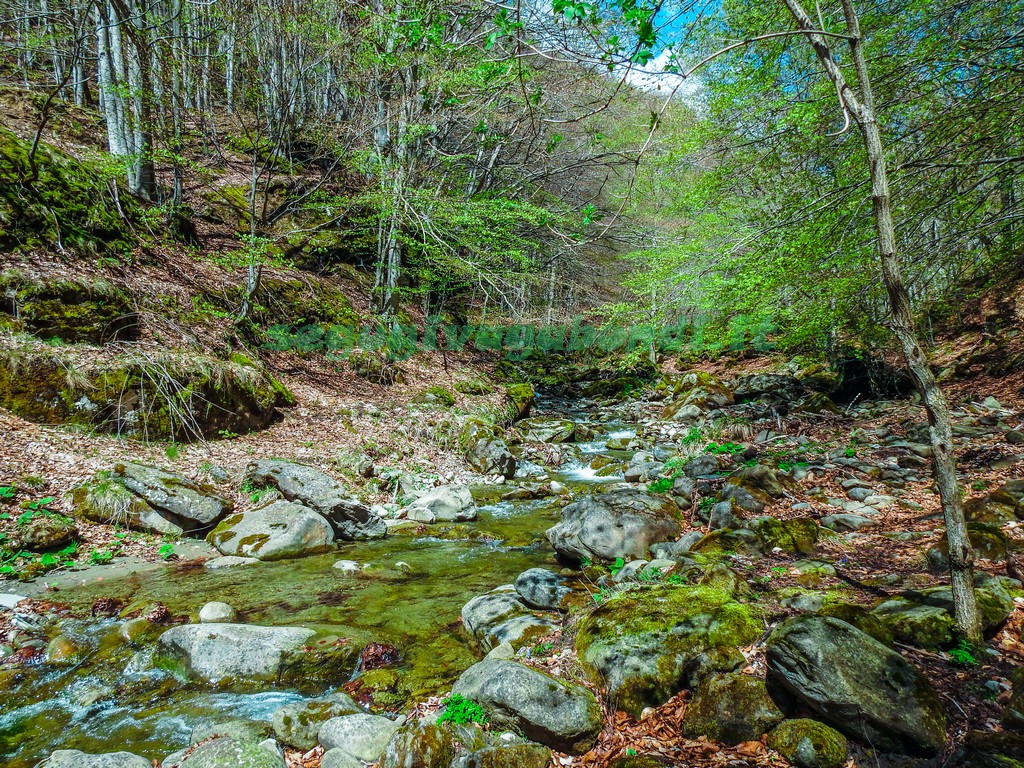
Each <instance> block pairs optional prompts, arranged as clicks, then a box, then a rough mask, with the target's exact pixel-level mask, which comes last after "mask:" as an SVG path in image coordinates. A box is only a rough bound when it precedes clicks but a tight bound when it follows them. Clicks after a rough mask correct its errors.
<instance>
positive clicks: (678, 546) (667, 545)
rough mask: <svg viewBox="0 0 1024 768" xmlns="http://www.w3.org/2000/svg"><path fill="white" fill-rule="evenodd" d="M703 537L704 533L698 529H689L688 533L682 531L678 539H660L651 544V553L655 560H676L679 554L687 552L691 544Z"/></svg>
mask: <svg viewBox="0 0 1024 768" xmlns="http://www.w3.org/2000/svg"><path fill="white" fill-rule="evenodd" d="M703 538H704V534H703V533H701V532H700V531H690V532H689V533H684V534H683V535H682V536H681V537H680V539H679V541H662V542H659V543H657V544H652V545H651V548H650V551H651V555H653V556H654V558H655V559H656V560H676V559H678V558H679V556H680V555H684V554H686V553H687V552H689V551H690V549H691V548H692V547H693V545H694V544H696V543H697V542H698V541H700V540H701V539H703Z"/></svg>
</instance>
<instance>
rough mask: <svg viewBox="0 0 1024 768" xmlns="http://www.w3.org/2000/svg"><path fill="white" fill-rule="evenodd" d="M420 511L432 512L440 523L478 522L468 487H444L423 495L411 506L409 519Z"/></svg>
mask: <svg viewBox="0 0 1024 768" xmlns="http://www.w3.org/2000/svg"><path fill="white" fill-rule="evenodd" d="M419 510H425V511H427V512H430V513H431V514H432V515H433V517H434V521H435V522H439V523H452V522H464V521H467V520H476V503H475V502H474V501H473V494H472V493H470V490H469V486H466V485H444V486H441V487H440V488H434V489H433V490H431V491H429V492H427V493H425V494H423V495H422V496H420V497H419V498H418V499H416V500H415V501H414V502H412V504H410V505H409V509H408V513H407V514H408V517H409V519H410V520H412V519H415V518H414V517H413V513H414V512H417V511H419Z"/></svg>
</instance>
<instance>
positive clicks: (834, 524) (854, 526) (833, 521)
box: [821, 513, 878, 532]
mask: <svg viewBox="0 0 1024 768" xmlns="http://www.w3.org/2000/svg"><path fill="white" fill-rule="evenodd" d="M821 524H822V525H823V526H824V527H825V528H829V529H831V530H833V531H840V532H842V531H859V530H861V529H863V528H872V527H874V526H876V525H878V521H877V520H872V519H871V518H870V517H864V516H863V515H851V514H848V513H844V514H840V515H828V516H826V517H823V518H821Z"/></svg>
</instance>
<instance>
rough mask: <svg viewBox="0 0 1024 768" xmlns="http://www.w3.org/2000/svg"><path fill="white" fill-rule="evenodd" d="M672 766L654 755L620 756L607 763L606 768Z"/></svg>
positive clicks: (658, 767)
mask: <svg viewBox="0 0 1024 768" xmlns="http://www.w3.org/2000/svg"><path fill="white" fill-rule="evenodd" d="M669 765H672V763H671V762H669V761H668V760H667V759H666V758H664V757H657V756H655V755H622V756H621V757H617V758H615V759H614V760H612V761H611V762H610V763H608V768H665V766H669Z"/></svg>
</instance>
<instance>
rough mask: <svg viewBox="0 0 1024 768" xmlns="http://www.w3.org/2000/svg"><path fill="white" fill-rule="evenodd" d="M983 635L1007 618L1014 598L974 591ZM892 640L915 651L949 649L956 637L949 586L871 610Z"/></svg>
mask: <svg viewBox="0 0 1024 768" xmlns="http://www.w3.org/2000/svg"><path fill="white" fill-rule="evenodd" d="M974 597H975V602H976V604H977V606H978V616H979V618H980V619H981V628H982V631H983V632H991V631H992V630H994V629H996V628H997V627H1000V626H1002V624H1003V623H1004V622H1005V621H1006V619H1007V618H1009V616H1010V613H1012V611H1013V607H1014V603H1013V598H1012V597H1011V596H1010V595H1008V594H1006V593H1005V592H1003V591H1002V590H998V589H985V588H978V589H975V590H974ZM871 613H872V615H874V616H875V617H877V618H878V619H879V620H880V621H881V622H882V623H883V624H884V625H885V626H886V628H887V629H888V630H889V631H890V632H891V633H892V636H893V637H894V638H895V639H896V640H899V641H900V642H904V643H907V644H909V645H913V646H916V647H918V648H939V647H945V646H949V645H952V644H954V643H955V642H956V640H957V637H958V634H957V629H956V621H955V620H954V618H953V590H952V588H951V587H948V586H940V587H931V588H929V589H925V590H922V591H920V592H908V593H907V594H906V595H904V596H901V597H890V598H886V599H884V600H882V601H880V602H879V603H878V604H877V605H875V606H874V607H873V608H872V609H871Z"/></svg>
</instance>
